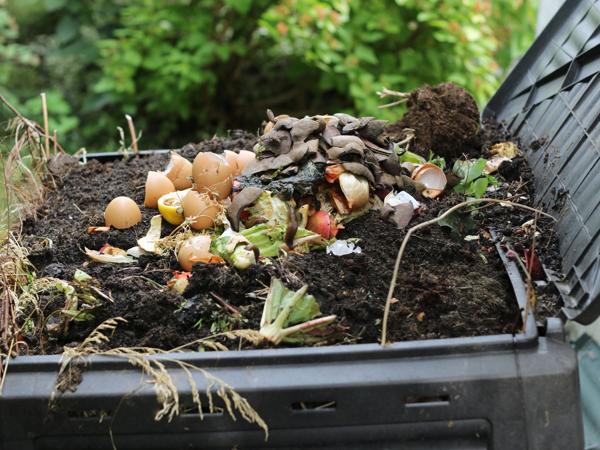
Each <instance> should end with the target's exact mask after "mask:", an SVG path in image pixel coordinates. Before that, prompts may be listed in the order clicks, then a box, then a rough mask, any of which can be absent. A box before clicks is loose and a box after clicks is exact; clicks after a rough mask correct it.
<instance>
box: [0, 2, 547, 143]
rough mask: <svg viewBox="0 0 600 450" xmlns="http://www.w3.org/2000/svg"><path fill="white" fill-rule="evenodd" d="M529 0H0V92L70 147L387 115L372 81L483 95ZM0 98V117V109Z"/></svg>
mask: <svg viewBox="0 0 600 450" xmlns="http://www.w3.org/2000/svg"><path fill="white" fill-rule="evenodd" d="M536 3H537V2H536V1H527V0H493V1H492V0H395V1H394V0H280V1H270V0H93V1H92V0H89V1H87V0H86V1H72V0H0V93H1V94H3V95H5V96H6V97H7V98H8V99H9V101H11V102H12V103H13V104H14V105H15V106H17V108H18V109H19V110H20V111H21V112H22V113H23V114H24V115H26V116H28V117H30V118H32V119H34V120H38V121H40V122H41V112H40V98H39V93H40V92H42V91H44V92H46V93H47V96H48V107H49V112H50V127H51V129H54V128H56V129H57V130H58V134H59V140H60V141H61V142H62V143H63V146H64V147H65V148H67V149H69V150H70V151H75V150H77V149H78V148H80V147H86V148H87V149H88V150H90V151H92V150H93V151H98V150H114V149H116V148H117V147H118V139H119V135H118V133H117V129H116V127H117V126H122V127H125V120H124V114H126V113H127V114H131V115H132V116H133V117H134V119H135V123H136V127H137V128H138V129H141V130H143V136H142V139H141V142H140V146H141V147H143V148H168V147H178V146H181V145H182V144H185V143H187V142H190V141H197V140H200V139H201V138H205V137H207V136H211V135H213V134H214V133H218V132H225V131H226V130H228V129H233V128H244V129H248V130H251V131H253V130H256V129H257V127H258V125H259V124H260V121H261V120H262V119H263V118H264V111H265V109H266V108H271V109H272V110H273V111H274V112H275V113H276V114H277V113H283V112H285V113H290V114H294V115H299V116H302V115H304V114H316V113H326V112H337V111H346V112H350V113H354V114H359V115H377V116H383V117H386V118H392V119H393V118H396V117H398V115H399V114H400V110H398V109H393V110H381V109H378V108H377V106H378V105H379V104H380V100H379V99H378V98H377V96H376V95H375V91H377V90H379V89H381V88H382V87H384V86H385V87H388V88H391V89H396V90H402V91H409V90H411V89H413V88H415V87H418V86H419V85H421V84H423V83H438V82H442V81H446V80H451V81H455V82H457V83H459V84H461V85H464V86H465V87H466V88H467V89H469V90H470V91H471V92H472V93H473V94H474V95H475V97H476V98H477V100H478V101H479V102H480V104H481V105H483V104H484V103H485V101H486V99H488V98H489V96H490V95H491V94H492V93H493V92H494V91H495V90H496V88H497V87H498V85H499V83H500V80H501V79H502V77H503V76H504V75H505V73H506V71H507V68H508V67H509V65H510V63H511V61H513V60H514V59H515V58H516V57H518V56H519V55H520V54H521V53H522V52H523V51H524V50H525V49H526V48H527V47H528V46H529V45H530V43H531V41H532V39H533V33H534V26H535V10H536ZM6 113H7V111H6V110H5V109H3V110H2V111H0V119H2V120H3V122H2V125H3V126H4V125H5V124H6V119H7V118H8V115H7V114H6Z"/></svg>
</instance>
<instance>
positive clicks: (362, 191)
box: [338, 172, 369, 210]
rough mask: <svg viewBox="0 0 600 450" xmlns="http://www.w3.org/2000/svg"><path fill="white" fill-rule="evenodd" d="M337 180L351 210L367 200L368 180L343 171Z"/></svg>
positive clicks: (360, 206) (364, 203)
mask: <svg viewBox="0 0 600 450" xmlns="http://www.w3.org/2000/svg"><path fill="white" fill-rule="evenodd" d="M338 181H339V183H340V188H341V189H342V193H343V194H344V197H346V200H347V201H348V206H349V207H350V209H351V210H356V209H359V208H362V207H363V206H365V205H366V204H367V203H368V202H369V182H368V181H367V180H366V179H365V178H363V177H361V176H358V175H354V174H352V173H349V172H343V173H341V174H340V176H339V178H338Z"/></svg>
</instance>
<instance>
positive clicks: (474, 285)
mask: <svg viewBox="0 0 600 450" xmlns="http://www.w3.org/2000/svg"><path fill="white" fill-rule="evenodd" d="M502 133H503V132H502V130H501V128H500V127H494V126H488V127H487V128H484V130H483V132H482V133H481V134H482V135H481V138H482V140H483V142H484V149H485V148H487V147H489V145H491V144H493V143H495V142H500V141H503V140H505V139H506V138H507V136H504V135H503V134H502ZM255 141H256V136H254V135H251V134H248V133H244V132H232V133H231V134H230V136H228V137H225V138H215V139H212V140H209V141H205V142H201V143H199V144H196V145H192V144H188V145H187V146H185V147H183V148H182V149H181V154H182V155H184V156H185V157H186V158H188V159H190V160H191V159H193V157H194V156H195V155H196V154H197V153H198V152H199V151H212V152H217V153H220V152H222V151H224V150H225V149H230V150H239V149H251V148H252V146H253V145H254V143H255ZM167 159H168V155H153V156H149V157H144V158H131V159H128V160H118V161H114V162H108V163H100V162H98V161H96V160H92V161H88V163H87V164H86V165H77V164H71V166H70V173H69V174H68V175H67V176H64V177H63V178H62V179H61V180H59V185H60V188H59V189H58V190H56V191H54V192H51V193H50V194H49V195H48V197H47V199H46V201H45V203H44V204H43V205H42V206H41V207H40V208H39V210H38V211H37V220H34V219H28V220H27V221H26V222H25V223H24V232H23V242H24V244H25V245H26V246H27V247H28V248H29V249H30V252H31V253H30V256H29V258H30V260H31V262H32V263H33V265H34V266H35V268H36V270H37V272H38V274H39V275H40V276H50V277H56V278H60V279H64V280H71V279H72V277H73V274H74V272H75V270H76V269H82V270H84V271H85V272H86V273H88V274H89V275H91V276H92V277H94V278H95V279H96V280H97V281H98V283H99V284H98V287H99V288H100V289H101V290H102V291H103V292H106V293H108V294H110V296H111V297H112V299H113V300H114V303H109V302H106V303H105V304H104V306H103V307H102V308H100V309H98V310H96V311H95V312H94V319H93V320H90V321H84V322H75V323H73V322H72V323H71V324H72V325H71V327H70V329H69V332H68V334H67V335H66V336H65V337H64V338H61V339H58V340H50V339H47V338H46V337H45V336H43V337H41V338H40V337H39V336H37V335H28V336H24V338H25V339H26V341H27V342H28V344H29V348H30V350H31V353H36V354H44V353H45V354H54V353H61V352H62V349H63V346H64V345H75V344H76V343H78V342H80V341H81V340H83V339H84V338H85V337H86V336H87V335H88V334H89V333H90V331H92V330H93V328H95V327H96V326H97V325H98V324H99V323H100V322H102V321H103V320H106V319H108V318H112V317H117V316H121V317H124V318H125V319H127V321H128V323H127V324H121V325H119V327H118V328H117V330H116V331H115V333H114V335H113V336H112V339H111V343H110V345H111V346H112V347H118V346H149V347H157V348H161V349H171V348H174V347H176V346H180V345H182V344H185V343H188V342H191V341H193V340H196V339H199V338H203V337H206V336H209V335H212V334H214V333H215V332H219V331H222V330H226V329H240V328H253V329H258V327H259V321H260V316H261V313H262V306H263V301H262V300H261V299H258V298H256V296H255V295H254V292H255V291H257V290H260V289H264V288H265V287H266V286H268V285H269V282H270V279H271V277H272V276H277V277H280V278H281V279H282V280H283V281H284V282H285V283H286V285H288V286H289V287H291V288H295V289H297V288H299V287H300V286H301V285H302V284H304V283H307V284H308V285H309V292H310V293H311V294H313V295H314V296H315V297H316V298H317V300H318V302H319V304H320V306H321V311H322V312H323V314H337V316H338V321H339V323H340V324H342V325H344V326H345V327H347V336H346V338H345V339H343V340H341V341H338V343H368V342H371V343H372V342H377V341H378V339H379V335H380V330H381V318H382V314H383V307H384V303H385V298H386V295H387V290H388V287H389V282H390V279H391V276H392V269H393V265H394V260H395V258H396V254H397V251H398V248H399V246H400V243H401V241H402V239H403V237H404V235H405V230H398V229H396V227H395V225H393V224H391V223H390V222H387V221H385V220H383V219H382V218H380V216H379V214H378V213H377V212H370V213H368V214H367V215H365V216H363V217H360V218H359V219H356V220H354V221H352V222H350V223H349V224H347V225H346V228H345V229H344V230H342V231H341V232H340V233H339V234H338V238H339V239H345V238H351V237H352V238H359V239H360V241H359V244H358V245H359V246H360V247H361V249H362V253H360V254H352V255H348V256H341V257H339V256H333V255H328V254H326V253H325V252H323V251H320V252H313V253H309V254H305V255H295V254H290V255H288V256H286V257H281V258H279V259H277V260H275V259H273V260H272V264H268V265H266V264H259V265H256V266H253V267H252V268H250V269H248V270H245V271H240V270H237V269H234V268H232V267H229V266H225V265H206V266H205V265H196V266H194V269H193V276H192V278H191V280H190V281H191V283H190V286H189V288H188V289H187V290H186V291H185V293H184V295H183V296H182V295H179V294H176V293H174V292H171V291H167V290H165V289H161V288H159V287H157V285H156V283H158V284H159V285H161V286H164V285H165V284H166V283H167V281H168V280H169V279H170V278H171V276H172V271H173V270H179V266H178V264H177V261H176V259H175V257H170V258H165V257H154V256H143V257H141V258H140V259H139V260H138V261H137V263H136V264H133V265H127V266H119V265H110V264H98V263H95V262H91V261H90V260H89V258H88V257H87V256H86V255H85V254H84V252H83V250H84V247H87V248H90V249H99V248H100V247H101V246H102V245H104V244H105V243H107V242H108V243H110V244H111V245H113V246H116V247H120V248H124V249H127V248H130V247H132V246H134V245H136V240H137V239H138V238H140V237H142V236H143V235H145V233H146V232H147V230H148V227H149V222H150V218H151V217H152V216H154V215H155V214H156V210H154V209H148V208H141V209H142V216H143V218H142V222H141V223H140V224H138V225H136V226H135V227H133V228H131V229H128V230H123V231H119V230H111V231H109V232H108V233H99V234H88V233H87V232H86V229H87V227H88V226H94V225H103V215H102V213H103V210H104V207H105V206H106V204H107V203H108V202H109V201H110V200H111V199H112V198H114V197H116V196H119V195H127V196H130V197H132V198H133V199H134V200H135V201H136V202H137V203H138V204H140V205H141V204H143V199H144V183H145V179H146V174H147V172H148V171H149V170H161V169H162V168H163V167H164V166H165V165H166V163H167ZM504 169H505V170H504V172H505V173H504V175H505V178H504V177H502V176H499V179H500V181H502V183H501V185H502V186H504V188H503V189H508V190H509V191H510V192H511V193H513V194H514V195H519V198H520V201H522V202H525V203H529V204H531V203H532V198H531V197H532V194H533V193H532V192H531V189H532V187H531V183H530V181H531V172H530V171H529V169H528V168H527V165H526V163H525V161H524V159H523V158H518V159H517V160H515V161H514V162H513V163H512V164H511V166H510V168H504ZM509 169H510V170H509ZM447 192H448V193H446V194H445V195H444V196H443V197H442V198H441V199H437V200H428V199H422V198H420V200H423V201H424V203H425V208H423V209H424V212H423V213H421V214H420V215H418V216H416V217H415V218H413V220H412V222H411V224H410V225H411V226H412V225H414V224H416V223H419V222H421V221H425V220H427V219H430V218H433V217H436V216H438V215H439V213H440V212H441V211H444V210H446V209H447V208H449V207H451V206H452V205H454V204H456V203H458V202H460V201H462V199H463V198H462V197H460V196H458V194H454V193H452V191H451V190H449V191H447ZM532 217H533V214H531V213H529V212H526V211H522V210H518V209H514V208H513V209H511V208H503V207H499V206H493V207H489V208H485V209H482V210H481V213H480V215H479V217H478V219H477V225H478V226H479V227H482V228H494V229H495V230H496V231H497V233H499V234H500V235H501V236H505V237H506V238H507V239H509V240H510V242H511V245H513V246H514V248H515V250H516V251H517V252H522V250H523V249H524V248H527V247H528V246H529V242H528V238H527V236H524V235H523V233H522V232H521V231H520V225H521V224H522V223H524V222H526V221H527V220H529V219H531V218H532ZM163 222H164V221H163ZM538 225H539V227H540V229H541V231H542V235H541V237H540V238H539V240H538V242H537V246H538V248H539V249H540V257H541V259H542V262H543V263H544V264H545V265H547V266H548V267H550V268H551V269H553V270H560V256H558V255H559V254H558V250H557V249H558V247H557V246H558V241H557V238H556V234H555V233H554V231H553V230H552V224H551V223H550V221H547V220H544V219H541V220H540V221H539V223H538ZM171 230H172V227H171V226H170V225H169V224H167V223H163V230H162V235H163V236H164V235H166V234H167V233H168V232H170V231H171ZM479 235H480V239H479V240H476V241H465V240H464V239H463V238H462V237H458V236H455V235H454V234H452V233H451V232H450V231H448V230H447V229H445V228H441V227H439V226H432V227H429V228H426V229H424V230H422V231H419V232H418V233H416V235H415V236H413V238H412V239H411V241H410V243H409V245H408V247H407V251H406V253H405V257H404V262H403V264H402V268H401V271H400V275H399V279H398V286H397V289H396V291H395V298H396V299H397V300H398V301H397V302H395V303H394V304H393V305H392V310H391V316H390V327H389V339H391V340H392V341H406V340H417V339H430V338H448V337H461V336H478V335H490V334H498V333H511V332H513V331H516V330H517V329H518V327H519V326H520V322H519V311H518V308H517V305H516V301H515V299H514V294H513V291H512V287H511V284H510V282H509V279H508V277H507V275H506V272H505V269H504V266H503V265H502V263H501V261H500V258H499V257H498V255H497V253H496V250H495V247H494V244H493V242H492V241H491V239H490V238H489V235H487V234H486V233H481V232H480V233H479ZM48 240H50V241H51V242H52V245H51V246H48V245H47V243H48ZM215 295H217V296H220V297H221V298H223V299H225V300H226V301H227V302H228V303H230V304H231V305H233V306H235V307H236V308H238V309H239V310H240V311H241V312H242V316H243V319H235V318H233V317H232V316H231V315H229V314H227V312H226V311H225V310H224V309H223V308H222V307H221V306H220V304H219V302H217V301H215V297H214V296H215ZM558 299H559V297H558V295H557V294H556V292H555V291H552V290H551V289H550V288H548V287H541V288H538V302H539V305H538V311H537V316H538V319H543V318H544V317H548V316H553V315H556V313H557V311H558V308H559V306H560V305H559V300H558ZM63 304H64V299H63V297H62V296H61V295H60V294H58V293H52V292H47V293H43V294H41V295H40V305H39V306H40V308H41V310H42V311H43V314H44V317H46V318H47V317H49V316H50V314H51V313H52V311H55V310H58V309H60V308H61V307H62V306H63ZM37 320H41V317H37ZM223 343H224V344H225V345H227V346H228V347H230V348H231V349H237V348H239V345H240V343H239V342H238V341H229V340H223Z"/></svg>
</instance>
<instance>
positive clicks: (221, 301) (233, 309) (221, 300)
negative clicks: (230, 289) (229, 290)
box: [210, 292, 242, 316]
mask: <svg viewBox="0 0 600 450" xmlns="http://www.w3.org/2000/svg"><path fill="white" fill-rule="evenodd" d="M210 295H211V296H212V297H213V298H214V299H215V300H216V301H217V302H218V303H219V304H220V305H221V306H223V307H224V308H225V309H227V310H229V312H231V313H232V314H234V315H236V316H241V315H242V313H241V312H240V310H239V309H237V308H236V307H235V306H233V305H231V304H229V303H227V301H226V300H225V299H224V298H223V297H221V296H219V295H217V294H215V293H214V292H211V293H210Z"/></svg>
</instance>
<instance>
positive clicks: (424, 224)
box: [381, 198, 556, 346]
mask: <svg viewBox="0 0 600 450" xmlns="http://www.w3.org/2000/svg"><path fill="white" fill-rule="evenodd" d="M486 202H489V203H498V204H504V205H511V206H514V207H516V208H521V209H526V210H528V211H532V212H535V213H539V214H541V215H544V216H546V217H549V218H550V219H552V220H554V221H556V219H555V218H554V217H553V216H551V215H550V214H546V213H545V212H543V211H540V210H539V209H536V208H532V207H531V206H526V205H521V204H519V203H514V202H510V201H507V200H499V199H495V198H478V199H473V200H467V201H464V202H462V203H459V204H458V205H454V206H453V207H452V208H450V209H448V210H447V211H446V212H444V213H443V214H441V215H440V216H438V217H436V218H434V219H431V220H428V221H426V222H422V223H419V224H417V225H415V226H413V227H411V228H410V229H409V230H408V232H407V233H406V236H404V239H403V240H402V244H400V249H399V250H398V255H397V256H396V263H395V264H394V272H393V274H392V281H391V282H390V288H389V290H388V295H387V299H386V301H385V308H384V310H383V325H382V328H381V345H382V346H384V345H386V344H387V328H388V318H389V315H390V307H391V305H392V303H391V301H392V298H393V296H394V290H395V289H396V283H397V280H398V272H399V270H400V262H401V261H402V256H403V255H404V250H405V249H406V245H407V244H408V241H409V240H410V237H411V236H412V234H413V233H414V232H415V231H417V230H420V229H421V228H425V227H428V226H429V225H433V224H435V223H438V222H439V221H440V220H442V219H445V218H446V217H448V216H449V215H450V214H452V213H453V212H455V211H458V210H459V209H461V208H464V207H465V206H469V205H476V204H479V203H486Z"/></svg>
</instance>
